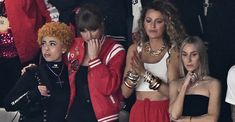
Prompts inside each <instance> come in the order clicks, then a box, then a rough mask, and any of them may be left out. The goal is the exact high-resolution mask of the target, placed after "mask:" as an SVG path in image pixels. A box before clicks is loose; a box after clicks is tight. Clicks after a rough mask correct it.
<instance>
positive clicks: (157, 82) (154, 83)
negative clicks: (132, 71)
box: [144, 71, 162, 90]
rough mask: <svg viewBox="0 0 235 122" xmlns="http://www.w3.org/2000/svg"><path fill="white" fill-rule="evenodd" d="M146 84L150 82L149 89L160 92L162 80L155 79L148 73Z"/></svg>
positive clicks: (145, 76)
mask: <svg viewBox="0 0 235 122" xmlns="http://www.w3.org/2000/svg"><path fill="white" fill-rule="evenodd" d="M144 82H148V83H149V88H150V89H153V90H158V89H159V87H160V86H161V84H162V80H161V79H160V78H159V77H155V76H154V75H153V74H152V73H150V72H149V71H146V72H145V74H144Z"/></svg>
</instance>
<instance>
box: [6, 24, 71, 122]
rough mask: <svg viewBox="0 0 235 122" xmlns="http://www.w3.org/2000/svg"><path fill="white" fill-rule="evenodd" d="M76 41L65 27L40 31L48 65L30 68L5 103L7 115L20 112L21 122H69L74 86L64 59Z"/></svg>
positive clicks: (44, 28) (47, 25) (48, 25)
mask: <svg viewBox="0 0 235 122" xmlns="http://www.w3.org/2000/svg"><path fill="white" fill-rule="evenodd" d="M72 40H73V32H72V31H71V29H70V27H69V26H67V25H66V24H64V23H59V22H50V23H47V24H45V25H44V26H43V27H42V28H40V29H39V32H38V44H39V45H40V47H41V51H42V56H43V58H44V59H45V62H43V63H41V65H40V66H38V67H31V68H28V69H27V71H26V73H24V74H23V75H22V76H21V78H20V79H19V80H18V82H17V84H16V85H15V87H14V88H13V89H12V90H11V91H10V93H9V94H8V95H7V97H6V99H5V109H6V110H7V111H16V110H19V111H20V114H21V117H20V120H19V122H44V121H48V122H63V121H65V120H64V119H65V116H66V112H67V108H68V104H69V97H70V86H69V80H68V70H67V68H66V65H65V64H64V63H63V61H62V57H63V55H64V54H65V53H66V52H67V50H68V49H69V47H70V45H71V42H72ZM29 53H30V52H29Z"/></svg>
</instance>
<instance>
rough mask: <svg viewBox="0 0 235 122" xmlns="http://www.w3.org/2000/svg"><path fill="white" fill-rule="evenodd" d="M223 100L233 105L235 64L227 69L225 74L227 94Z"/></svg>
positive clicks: (234, 103)
mask: <svg viewBox="0 0 235 122" xmlns="http://www.w3.org/2000/svg"><path fill="white" fill-rule="evenodd" d="M225 101H226V102H227V103H230V104H232V105H235V65H234V66H232V67H231V68H230V69H229V71H228V76H227V94H226V98H225Z"/></svg>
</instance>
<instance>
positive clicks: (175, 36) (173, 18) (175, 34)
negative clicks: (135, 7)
mask: <svg viewBox="0 0 235 122" xmlns="http://www.w3.org/2000/svg"><path fill="white" fill-rule="evenodd" d="M150 9H153V10H156V11H159V12H160V13H161V14H162V15H163V18H164V22H165V26H166V30H165V33H164V41H165V42H164V43H165V44H166V45H167V46H169V47H171V46H172V45H175V46H177V48H178V47H179V45H180V44H181V42H182V41H183V39H184V38H185V37H186V36H187V34H186V32H185V30H184V27H183V25H182V23H181V21H180V19H179V16H178V11H177V9H176V8H175V7H174V6H173V4H171V3H170V2H168V1H167V0H156V1H153V2H151V3H150V4H148V5H147V6H146V7H144V8H143V10H142V11H141V16H140V19H139V21H138V28H139V31H138V32H139V35H140V40H139V43H144V42H147V41H149V37H148V35H147V33H146V31H145V29H144V20H145V17H146V13H147V11H148V10H150Z"/></svg>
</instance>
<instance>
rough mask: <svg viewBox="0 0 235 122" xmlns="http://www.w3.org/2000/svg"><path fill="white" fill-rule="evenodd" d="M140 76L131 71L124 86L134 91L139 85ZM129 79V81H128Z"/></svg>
mask: <svg viewBox="0 0 235 122" xmlns="http://www.w3.org/2000/svg"><path fill="white" fill-rule="evenodd" d="M139 78H140V76H139V75H138V74H136V73H133V72H131V71H128V72H127V77H126V78H125V82H124V84H125V85H126V86H127V87H128V88H130V89H133V88H134V87H136V85H137V81H138V80H139ZM126 79H129V80H126Z"/></svg>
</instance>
